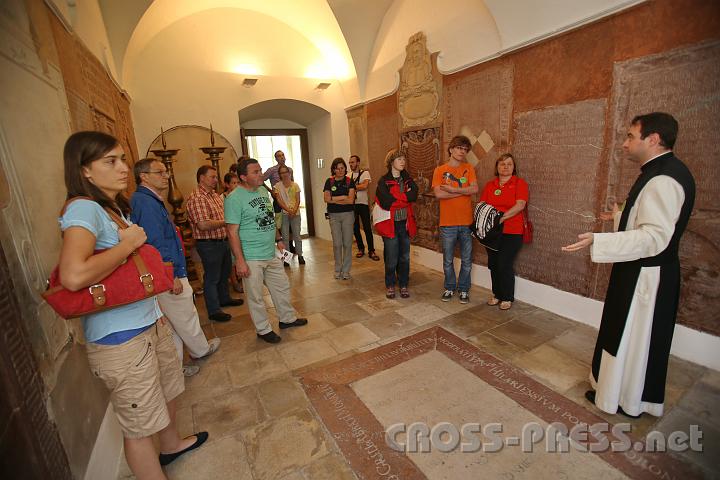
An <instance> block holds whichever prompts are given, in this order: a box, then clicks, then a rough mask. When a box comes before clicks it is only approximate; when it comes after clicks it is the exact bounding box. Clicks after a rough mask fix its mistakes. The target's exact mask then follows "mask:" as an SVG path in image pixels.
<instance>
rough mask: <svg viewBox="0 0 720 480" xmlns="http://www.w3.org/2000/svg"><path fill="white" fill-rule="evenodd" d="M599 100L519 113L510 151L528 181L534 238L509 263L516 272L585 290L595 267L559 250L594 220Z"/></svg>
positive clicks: (602, 127) (586, 292)
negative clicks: (515, 260) (514, 260)
mask: <svg viewBox="0 0 720 480" xmlns="http://www.w3.org/2000/svg"><path fill="white" fill-rule="evenodd" d="M605 108H606V102H605V100H586V101H582V102H577V103H573V104H570V105H561V106H557V107H550V108H545V109H542V110H536V111H531V112H525V113H519V114H517V115H515V119H514V129H515V134H514V138H515V139H514V145H513V148H512V151H513V154H514V155H515V157H516V159H517V166H518V169H519V173H520V176H521V177H522V178H524V179H525V180H526V181H527V182H528V185H529V186H530V202H529V205H530V206H529V214H530V219H531V220H532V222H533V225H534V227H535V230H534V241H533V243H532V244H530V245H525V246H524V248H523V249H522V250H521V251H520V256H519V258H518V260H517V262H516V264H515V271H516V272H517V274H518V275H520V276H522V277H525V278H528V279H530V280H533V281H535V282H540V283H544V284H546V285H551V286H553V287H557V288H559V289H561V290H565V291H568V292H573V293H577V294H580V295H584V296H589V295H590V292H591V280H592V277H593V275H592V273H593V271H594V269H595V267H594V266H593V264H592V262H591V261H590V258H589V257H588V255H587V252H585V253H584V254H576V255H567V254H562V253H561V251H560V247H561V246H563V245H567V244H568V243H572V242H573V241H574V240H575V238H576V237H577V235H578V234H579V233H583V232H587V231H592V230H593V227H594V226H595V211H596V210H597V208H596V198H597V195H598V194H597V189H598V188H599V187H598V185H597V178H596V177H597V175H598V173H599V169H600V160H601V153H602V145H603V134H604V131H605Z"/></svg>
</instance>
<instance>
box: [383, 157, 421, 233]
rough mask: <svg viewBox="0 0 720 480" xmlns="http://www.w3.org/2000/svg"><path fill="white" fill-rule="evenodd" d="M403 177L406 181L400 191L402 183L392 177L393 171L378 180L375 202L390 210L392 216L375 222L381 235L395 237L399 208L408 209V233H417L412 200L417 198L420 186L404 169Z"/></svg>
mask: <svg viewBox="0 0 720 480" xmlns="http://www.w3.org/2000/svg"><path fill="white" fill-rule="evenodd" d="M402 177H403V181H404V183H405V185H404V188H403V191H402V192H401V191H400V185H399V184H398V182H397V181H396V180H395V179H394V178H393V177H392V174H391V173H387V174H386V175H384V176H383V177H381V178H380V181H379V182H378V186H377V190H376V192H375V203H377V204H378V205H379V206H380V208H382V209H383V210H390V218H389V219H388V220H385V221H382V222H379V223H376V224H375V231H376V232H377V234H378V235H380V236H381V237H387V238H395V211H396V210H398V209H399V208H405V209H406V211H407V221H406V222H405V227H406V228H407V232H408V235H409V236H410V237H414V236H415V234H416V233H417V224H416V223H415V212H413V208H412V202H415V201H416V200H417V196H418V186H417V184H416V183H415V181H414V180H413V179H412V177H411V176H410V175H409V174H408V173H407V172H405V171H403V172H402Z"/></svg>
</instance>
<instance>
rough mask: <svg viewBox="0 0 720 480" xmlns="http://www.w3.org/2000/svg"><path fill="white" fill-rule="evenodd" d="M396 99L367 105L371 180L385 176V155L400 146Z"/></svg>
mask: <svg viewBox="0 0 720 480" xmlns="http://www.w3.org/2000/svg"><path fill="white" fill-rule="evenodd" d="M396 97H397V96H396V95H390V96H389V97H385V98H381V99H380V100H376V101H374V102H371V103H369V104H368V105H367V149H368V164H369V165H370V174H371V175H372V176H373V179H376V178H380V176H382V175H385V173H386V172H387V169H386V168H385V155H386V154H387V152H388V150H390V149H391V148H398V147H399V146H400V145H399V144H398V113H397V98H396ZM375 185H376V186H377V184H375Z"/></svg>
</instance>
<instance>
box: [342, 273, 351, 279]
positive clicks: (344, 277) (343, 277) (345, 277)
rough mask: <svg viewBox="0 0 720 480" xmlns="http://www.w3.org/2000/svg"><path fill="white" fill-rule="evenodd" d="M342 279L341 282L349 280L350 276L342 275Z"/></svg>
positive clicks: (347, 274)
mask: <svg viewBox="0 0 720 480" xmlns="http://www.w3.org/2000/svg"><path fill="white" fill-rule="evenodd" d="M342 279H343V280H350V274H349V273H343V274H342Z"/></svg>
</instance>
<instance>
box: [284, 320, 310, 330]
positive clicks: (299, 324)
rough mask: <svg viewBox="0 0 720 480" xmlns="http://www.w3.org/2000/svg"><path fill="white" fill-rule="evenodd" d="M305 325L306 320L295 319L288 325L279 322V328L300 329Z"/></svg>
mask: <svg viewBox="0 0 720 480" xmlns="http://www.w3.org/2000/svg"><path fill="white" fill-rule="evenodd" d="M307 323H308V321H307V318H296V319H295V321H294V322H290V323H283V322H280V328H290V327H302V326H303V325H307Z"/></svg>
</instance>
